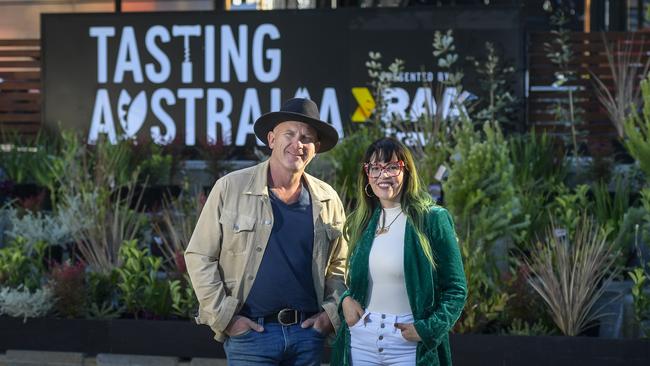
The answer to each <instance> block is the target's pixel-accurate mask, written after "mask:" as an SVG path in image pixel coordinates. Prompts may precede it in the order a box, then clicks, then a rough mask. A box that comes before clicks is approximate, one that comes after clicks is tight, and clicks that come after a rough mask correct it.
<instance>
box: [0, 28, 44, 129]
mask: <svg viewBox="0 0 650 366" xmlns="http://www.w3.org/2000/svg"><path fill="white" fill-rule="evenodd" d="M40 125H41V42H40V40H38V39H13V40H1V39H0V133H3V134H7V133H11V132H14V131H15V132H18V133H19V134H21V135H35V134H36V133H37V132H38V130H39V128H40Z"/></svg>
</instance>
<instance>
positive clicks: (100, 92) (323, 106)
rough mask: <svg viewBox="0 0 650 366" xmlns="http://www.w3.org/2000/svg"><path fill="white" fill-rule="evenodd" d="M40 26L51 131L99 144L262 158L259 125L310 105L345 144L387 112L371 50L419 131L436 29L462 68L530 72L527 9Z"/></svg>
mask: <svg viewBox="0 0 650 366" xmlns="http://www.w3.org/2000/svg"><path fill="white" fill-rule="evenodd" d="M41 24H42V25H41V27H42V41H43V47H42V49H43V57H44V62H43V65H44V67H43V72H44V77H43V80H44V81H43V82H44V86H43V89H44V98H43V101H44V102H43V103H44V105H43V111H44V113H43V123H44V125H46V126H49V127H52V128H59V126H60V127H61V128H68V129H75V130H77V131H83V133H84V134H85V136H87V140H88V141H89V142H92V141H96V140H97V139H98V138H100V137H101V136H105V137H107V138H108V139H109V140H110V141H117V139H119V138H125V137H126V138H144V139H146V140H151V141H154V142H156V143H159V144H167V143H170V142H174V141H175V142H177V143H181V144H183V145H186V146H194V145H202V144H215V143H223V144H224V145H229V146H239V147H245V146H252V145H253V144H256V143H257V144H260V142H259V141H258V140H256V139H255V137H254V134H253V123H254V121H255V120H256V119H257V118H258V117H259V116H260V115H261V114H263V113H266V112H269V111H273V110H278V109H279V108H280V105H281V104H282V102H283V101H284V100H286V99H289V98H291V97H294V96H302V97H309V98H311V99H313V100H314V101H315V102H316V103H317V104H318V106H319V108H320V113H321V117H322V119H324V120H326V121H327V122H329V123H331V124H332V125H333V126H334V127H335V128H336V129H337V130H338V131H339V134H340V135H341V136H344V131H345V130H346V125H348V124H351V123H356V122H363V121H364V120H365V119H366V118H367V116H368V114H369V113H370V112H372V106H373V104H374V103H375V102H376V101H374V100H372V94H371V93H370V90H369V89H368V82H369V81H370V78H369V76H368V71H367V68H366V62H367V61H368V53H369V52H370V51H374V52H379V53H381V54H382V56H383V58H382V60H383V63H384V65H386V66H387V64H389V63H390V62H391V61H392V60H393V59H394V58H400V59H402V60H404V61H405V65H404V72H403V73H401V74H400V75H398V76H397V78H396V79H395V80H394V82H393V85H392V87H391V89H390V91H389V93H387V98H388V100H387V106H388V108H387V111H388V113H391V114H399V115H401V116H402V117H404V118H407V119H408V118H413V119H415V118H417V116H418V114H421V113H424V112H425V111H426V108H425V105H426V103H429V105H431V104H432V98H435V93H433V92H432V90H431V89H432V88H431V84H430V82H432V81H433V82H435V80H436V75H437V72H438V69H437V66H436V65H434V58H433V55H432V51H433V48H432V41H433V35H434V32H435V31H436V30H440V31H446V30H447V29H453V30H454V35H455V41H456V47H457V51H458V53H459V54H461V55H462V56H470V55H471V56H477V57H481V56H482V55H483V54H484V53H485V51H484V50H485V48H484V43H485V42H487V41H489V42H493V43H495V44H496V45H497V46H498V47H499V48H500V50H501V51H502V54H503V56H504V57H505V59H506V60H508V61H509V62H510V63H512V64H513V65H514V66H515V68H516V69H517V70H518V71H519V72H523V32H522V31H521V25H520V24H521V22H520V19H519V12H518V10H517V9H516V8H482V9H471V8H462V7H461V8H453V9H440V8H406V9H340V10H299V11H296V10H289V11H287V10H282V11H257V12H174V13H126V14H45V15H43V18H42V22H41ZM465 71H466V76H465V80H466V81H467V82H466V85H465V88H466V89H467V90H468V91H469V92H471V91H472V88H473V87H476V83H475V82H474V83H473V75H472V73H471V69H470V70H467V69H466V70H465ZM468 71H469V72H468ZM522 80H523V77H521V80H519V81H518V86H517V88H516V93H517V94H519V95H520V96H521V95H522V94H523V93H522V92H523V82H522ZM364 88H365V89H364ZM445 113H453V111H451V110H450V111H445Z"/></svg>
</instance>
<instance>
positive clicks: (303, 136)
mask: <svg viewBox="0 0 650 366" xmlns="http://www.w3.org/2000/svg"><path fill="white" fill-rule="evenodd" d="M268 141H269V147H270V148H271V160H272V161H274V162H275V163H277V164H280V166H282V167H284V168H285V169H287V170H289V171H290V172H302V171H304V170H305V167H307V164H309V162H310V161H311V159H312V158H313V157H314V155H316V151H317V150H318V148H319V147H320V143H319V142H318V136H317V134H316V130H314V129H313V128H312V127H311V126H309V125H308V124H306V123H303V122H295V121H287V122H282V123H280V124H278V125H277V126H275V128H274V129H273V131H270V132H269V134H268Z"/></svg>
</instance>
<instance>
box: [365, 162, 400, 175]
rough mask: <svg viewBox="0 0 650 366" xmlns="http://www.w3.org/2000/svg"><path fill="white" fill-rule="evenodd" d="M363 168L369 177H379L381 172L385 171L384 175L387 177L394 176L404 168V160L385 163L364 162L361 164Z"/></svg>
mask: <svg viewBox="0 0 650 366" xmlns="http://www.w3.org/2000/svg"><path fill="white" fill-rule="evenodd" d="M363 169H364V170H365V171H366V175H368V177H370V178H379V176H381V175H382V173H383V172H386V175H387V176H389V177H396V176H398V175H399V174H400V173H401V172H402V170H404V162H403V161H402V160H398V161H391V162H390V163H386V164H380V163H365V164H363Z"/></svg>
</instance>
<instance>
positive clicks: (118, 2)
mask: <svg viewBox="0 0 650 366" xmlns="http://www.w3.org/2000/svg"><path fill="white" fill-rule="evenodd" d="M115 12H116V13H121V12H122V0H115Z"/></svg>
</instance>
